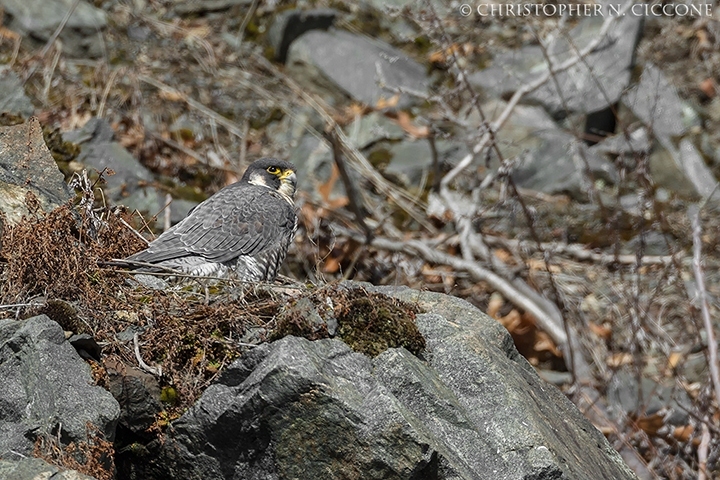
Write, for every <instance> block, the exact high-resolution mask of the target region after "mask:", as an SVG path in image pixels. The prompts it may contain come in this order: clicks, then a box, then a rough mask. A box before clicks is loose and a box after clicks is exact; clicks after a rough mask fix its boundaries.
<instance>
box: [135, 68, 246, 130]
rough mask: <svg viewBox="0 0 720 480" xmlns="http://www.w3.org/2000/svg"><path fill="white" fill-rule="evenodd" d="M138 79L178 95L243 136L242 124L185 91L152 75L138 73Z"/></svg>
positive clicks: (191, 105) (201, 111)
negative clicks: (191, 96) (224, 115)
mask: <svg viewBox="0 0 720 480" xmlns="http://www.w3.org/2000/svg"><path fill="white" fill-rule="evenodd" d="M138 80H140V81H141V82H144V83H147V84H148V85H152V86H153V87H155V88H157V89H159V90H162V91H163V92H166V93H170V94H172V95H173V96H176V97H177V98H180V99H182V100H183V101H184V102H185V103H187V104H188V106H190V107H191V108H194V109H195V110H197V111H199V112H200V113H202V114H204V115H206V116H207V117H209V118H211V119H213V120H214V121H215V122H217V123H218V124H220V125H222V126H223V127H225V128H227V129H228V131H229V132H230V133H232V134H233V135H235V136H237V137H240V138H243V131H242V128H241V127H240V125H238V124H237V123H235V122H233V121H231V120H228V119H227V118H225V117H223V116H222V115H220V114H219V113H217V112H216V111H214V110H212V109H210V108H208V107H206V106H205V105H203V104H202V103H200V102H198V101H197V100H194V99H192V98H190V97H188V96H187V95H185V94H184V93H182V92H181V91H180V90H178V89H176V88H173V87H171V86H170V85H167V84H165V83H163V82H161V81H160V80H156V79H154V78H152V77H148V76H147V75H138Z"/></svg>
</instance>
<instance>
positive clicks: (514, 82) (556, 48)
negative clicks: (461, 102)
mask: <svg viewBox="0 0 720 480" xmlns="http://www.w3.org/2000/svg"><path fill="white" fill-rule="evenodd" d="M603 20H605V17H604V16H593V17H583V18H582V19H581V20H580V23H579V24H578V25H577V26H576V27H575V28H573V29H572V30H570V32H569V37H570V40H571V42H572V44H571V43H568V41H567V40H566V38H565V37H564V36H562V35H561V36H558V37H556V39H555V41H553V42H552V43H551V44H550V45H549V46H548V47H549V48H548V54H549V55H550V56H551V58H552V59H553V62H554V64H555V65H559V64H562V62H564V61H565V60H567V59H570V58H573V57H575V56H576V51H577V50H582V49H583V48H584V47H585V46H586V45H587V44H588V43H590V42H591V41H592V40H593V39H594V38H596V37H597V34H598V32H599V30H600V26H601V24H602V22H603ZM641 32H642V18H641V17H639V16H635V15H626V16H624V17H622V18H621V19H620V20H618V21H617V22H615V23H614V24H613V25H612V26H611V27H610V30H609V31H608V34H607V37H606V39H605V41H604V42H603V43H602V44H601V45H600V47H599V48H597V49H596V50H595V52H593V53H592V54H590V55H588V56H587V57H586V58H585V60H584V61H581V62H578V63H577V64H575V65H574V66H573V67H571V68H569V69H568V70H566V71H564V72H561V73H558V74H557V75H556V80H555V81H553V80H552V79H550V80H548V81H547V82H545V84H544V85H542V86H541V87H540V88H538V89H536V90H535V91H533V92H530V93H529V94H527V95H526V96H525V97H524V99H523V101H525V102H530V103H539V104H541V105H542V106H544V107H545V108H546V109H547V110H548V111H549V112H551V113H552V114H553V116H556V115H561V116H564V115H565V114H567V113H569V112H567V111H566V110H569V111H570V112H581V113H592V112H596V111H598V110H603V109H605V108H607V107H609V106H610V105H612V104H613V103H615V102H617V101H618V99H619V98H620V96H621V95H622V93H623V91H624V90H625V89H626V88H627V86H628V85H629V83H630V76H631V70H632V68H633V64H634V56H635V47H636V46H637V43H638V41H639V40H640V35H641ZM588 66H590V67H591V68H588ZM548 68H549V67H548V63H547V61H546V60H545V56H544V55H543V52H542V49H541V47H539V46H536V45H530V46H527V47H523V48H521V49H520V50H517V51H510V52H507V53H501V54H499V55H496V56H495V57H494V58H493V63H492V65H491V66H490V67H488V68H486V69H484V70H481V71H480V72H477V73H474V74H471V75H470V76H469V80H470V82H471V83H472V84H474V85H477V86H479V87H481V88H483V89H484V90H485V91H486V92H487V93H488V94H489V95H491V96H494V97H497V98H500V97H503V96H505V95H509V94H511V93H514V92H515V91H516V90H518V88H520V87H521V86H523V85H526V84H528V83H531V82H532V81H534V80H535V79H537V78H538V77H539V76H540V75H543V74H544V73H545V72H547V71H548ZM558 90H559V91H560V92H562V96H560V95H559V94H558Z"/></svg>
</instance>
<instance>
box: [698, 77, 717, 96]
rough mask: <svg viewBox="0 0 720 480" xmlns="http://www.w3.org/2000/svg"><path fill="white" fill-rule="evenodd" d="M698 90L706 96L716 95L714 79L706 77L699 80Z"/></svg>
mask: <svg viewBox="0 0 720 480" xmlns="http://www.w3.org/2000/svg"><path fill="white" fill-rule="evenodd" d="M700 90H702V92H703V93H704V94H705V95H707V97H708V98H715V95H717V86H716V85H715V80H713V79H712V78H706V79H705V80H703V81H702V82H700Z"/></svg>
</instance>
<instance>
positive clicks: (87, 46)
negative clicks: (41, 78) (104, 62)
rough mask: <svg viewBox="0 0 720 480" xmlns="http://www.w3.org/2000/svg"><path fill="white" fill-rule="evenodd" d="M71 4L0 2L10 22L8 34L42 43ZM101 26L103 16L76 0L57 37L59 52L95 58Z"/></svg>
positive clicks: (26, 0) (67, 0)
mask: <svg viewBox="0 0 720 480" xmlns="http://www.w3.org/2000/svg"><path fill="white" fill-rule="evenodd" d="M74 3H75V2H74V0H0V6H2V7H3V8H4V10H5V13H6V14H7V15H9V17H10V19H11V21H10V22H9V27H10V29H11V30H14V31H17V32H19V33H21V34H27V35H30V36H32V37H35V38H39V39H41V40H42V41H47V40H48V39H50V37H51V35H52V34H53V32H54V31H55V30H56V29H57V27H58V26H60V23H61V22H62V21H63V19H64V18H65V15H66V14H67V12H68V11H70V9H71V8H72V7H73V4H74ZM105 25H107V14H106V13H105V12H104V11H103V10H101V9H99V8H96V7H94V6H93V5H91V4H90V3H89V2H86V1H85V0H80V1H79V2H78V4H77V6H76V7H75V10H74V12H73V14H72V15H70V18H69V19H68V21H67V23H66V24H65V26H64V28H63V30H62V32H61V33H60V36H59V38H60V39H61V40H62V49H63V51H64V52H65V53H66V54H69V55H71V56H77V57H79V56H91V57H97V56H99V55H100V54H101V53H102V50H101V48H100V44H99V42H102V38H100V39H98V38H97V36H98V35H99V32H100V31H101V30H102V29H103V28H105Z"/></svg>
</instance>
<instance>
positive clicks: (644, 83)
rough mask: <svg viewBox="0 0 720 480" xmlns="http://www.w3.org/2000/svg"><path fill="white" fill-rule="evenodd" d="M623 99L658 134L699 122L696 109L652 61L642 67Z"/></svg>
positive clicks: (681, 130) (676, 132) (670, 133)
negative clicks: (680, 94) (634, 83)
mask: <svg viewBox="0 0 720 480" xmlns="http://www.w3.org/2000/svg"><path fill="white" fill-rule="evenodd" d="M622 102H623V103H624V104H625V105H626V106H627V107H628V108H629V109H630V110H631V111H632V112H633V114H635V116H636V117H638V118H639V119H640V120H641V121H642V122H643V123H644V124H645V125H646V126H647V127H648V128H650V129H652V132H653V134H654V135H655V136H657V137H676V136H680V135H683V134H685V133H686V132H687V131H688V128H689V127H691V126H693V125H698V124H699V119H698V116H697V113H695V112H694V111H693V110H692V108H691V107H690V106H689V105H688V104H687V103H685V102H684V101H683V100H682V99H681V98H680V96H679V95H678V93H677V90H676V89H675V87H674V86H673V85H672V84H671V83H670V81H669V80H668V79H667V78H666V77H665V75H664V74H663V73H662V71H661V70H660V69H659V68H658V67H656V66H655V65H653V64H652V63H648V64H646V65H645V66H644V67H643V73H642V75H641V76H640V81H639V82H638V84H637V85H635V86H633V87H632V88H631V89H630V90H629V91H628V92H627V93H626V94H625V95H624V96H623V98H622Z"/></svg>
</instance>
